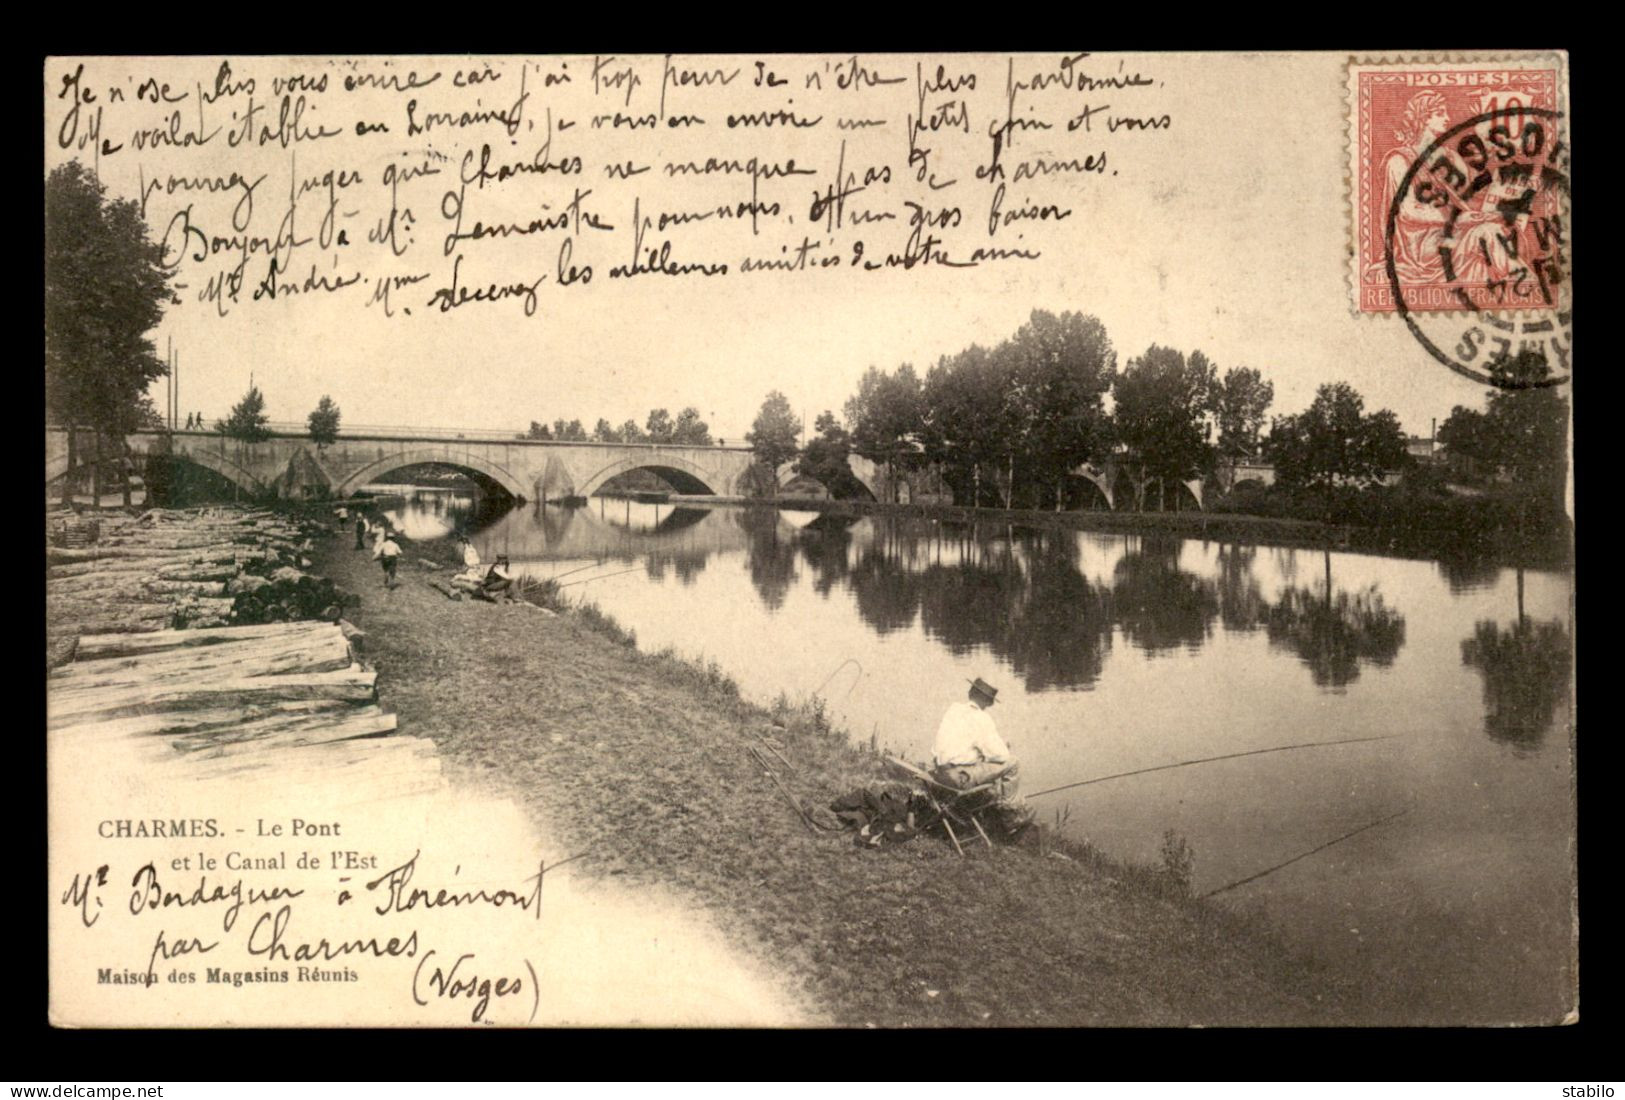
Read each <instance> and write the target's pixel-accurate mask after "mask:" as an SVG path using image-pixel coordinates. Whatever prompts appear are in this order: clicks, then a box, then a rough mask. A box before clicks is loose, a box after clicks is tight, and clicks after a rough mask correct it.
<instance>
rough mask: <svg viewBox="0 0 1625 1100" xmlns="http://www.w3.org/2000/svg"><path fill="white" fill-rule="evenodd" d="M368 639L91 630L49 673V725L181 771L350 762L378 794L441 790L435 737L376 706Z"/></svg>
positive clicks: (330, 627) (297, 628)
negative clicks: (419, 734) (400, 728)
mask: <svg viewBox="0 0 1625 1100" xmlns="http://www.w3.org/2000/svg"><path fill="white" fill-rule="evenodd" d="M362 638H363V635H362V634H361V632H360V631H358V630H356V629H355V628H354V627H352V626H350V625H349V624H348V623H344V622H340V623H324V622H300V623H275V624H268V625H261V626H240V627H211V628H200V629H194V630H161V631H154V632H148V633H133V632H125V633H116V634H99V635H87V636H84V637H81V638H80V639H79V644H78V646H77V649H76V654H75V660H73V661H72V662H70V663H68V664H65V665H63V666H62V667H60V668H57V669H54V670H53V671H52V672H51V673H50V677H49V681H48V684H47V722H48V728H49V730H50V736H51V737H52V738H53V739H54V740H55V741H56V742H57V743H58V744H67V743H70V742H71V743H74V744H77V745H81V746H88V747H90V748H94V747H95V746H96V745H97V744H100V743H102V742H103V741H104V740H105V741H112V740H129V741H132V742H134V743H136V744H138V745H139V746H140V747H141V748H143V749H145V750H147V752H146V753H145V755H148V756H151V757H153V758H162V759H164V760H165V761H166V762H168V763H170V764H171V765H173V766H174V768H175V769H176V772H177V774H176V777H177V778H211V777H222V776H227V775H237V774H239V773H251V772H255V771H259V770H262V769H270V768H275V769H278V774H287V775H293V774H296V773H297V772H298V771H299V770H300V769H305V768H319V769H321V770H322V771H323V773H324V774H329V775H331V774H336V773H335V772H334V769H338V770H339V771H340V772H342V773H343V774H345V775H349V774H350V773H351V770H352V769H353V770H354V777H355V778H356V779H357V780H359V781H362V782H363V783H364V785H365V787H366V789H367V790H368V791H370V792H374V793H387V794H389V795H396V794H400V793H416V792H420V791H430V790H434V789H437V788H438V787H439V785H440V782H441V780H440V763H439V758H438V757H437V756H436V754H435V750H434V745H433V743H432V742H430V741H427V740H425V739H422V738H415V737H403V736H398V735H397V736H392V737H386V736H384V735H386V734H392V733H394V731H395V728H396V726H395V715H393V714H390V713H387V712H385V711H384V710H383V709H382V708H380V707H379V706H378V694H377V684H376V676H377V674H376V673H374V672H373V671H371V670H370V669H368V668H366V667H365V666H364V665H363V664H362V663H361V661H360V654H359V649H360V645H361V641H362ZM290 768H292V769H294V771H287V769H290Z"/></svg>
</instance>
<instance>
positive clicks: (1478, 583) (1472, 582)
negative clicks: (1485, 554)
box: [1437, 557, 1501, 596]
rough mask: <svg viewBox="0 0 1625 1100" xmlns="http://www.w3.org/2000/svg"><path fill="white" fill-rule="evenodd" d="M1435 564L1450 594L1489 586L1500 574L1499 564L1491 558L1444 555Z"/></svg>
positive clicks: (1459, 593)
mask: <svg viewBox="0 0 1625 1100" xmlns="http://www.w3.org/2000/svg"><path fill="white" fill-rule="evenodd" d="M1437 564H1438V568H1439V572H1440V573H1441V574H1443V575H1444V579H1445V583H1446V584H1448V585H1449V586H1450V594H1451V595H1452V596H1459V595H1461V594H1462V593H1463V592H1473V591H1477V590H1478V589H1482V588H1489V587H1490V586H1491V585H1493V584H1494V583H1495V582H1496V581H1497V580H1498V579H1499V578H1500V576H1501V567H1500V565H1498V564H1497V563H1496V562H1495V561H1494V559H1491V558H1471V557H1446V558H1440V559H1439V561H1438V563H1437Z"/></svg>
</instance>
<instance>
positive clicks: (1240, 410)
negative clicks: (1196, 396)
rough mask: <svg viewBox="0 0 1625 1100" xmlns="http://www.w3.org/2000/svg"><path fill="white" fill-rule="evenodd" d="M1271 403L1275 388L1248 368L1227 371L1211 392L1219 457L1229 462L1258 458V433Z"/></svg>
mask: <svg viewBox="0 0 1625 1100" xmlns="http://www.w3.org/2000/svg"><path fill="white" fill-rule="evenodd" d="M1274 400H1275V386H1274V384H1273V383H1271V382H1268V381H1266V380H1265V379H1264V376H1263V374H1261V373H1260V372H1259V371H1257V370H1255V369H1254V368H1252V367H1231V368H1230V369H1229V370H1227V371H1225V372H1224V379H1223V381H1221V382H1220V383H1219V384H1218V386H1217V387H1215V389H1214V393H1213V416H1214V419H1215V420H1217V421H1218V425H1219V454H1220V455H1222V456H1223V457H1224V458H1225V459H1226V460H1227V461H1229V462H1240V461H1243V460H1244V459H1249V458H1254V457H1256V456H1257V455H1258V433H1259V432H1260V431H1262V430H1263V428H1264V414H1265V413H1266V412H1268V411H1269V407H1270V402H1272V401H1274Z"/></svg>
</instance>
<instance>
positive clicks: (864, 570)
mask: <svg viewBox="0 0 1625 1100" xmlns="http://www.w3.org/2000/svg"><path fill="white" fill-rule="evenodd" d="M924 583H926V582H925V579H924V578H923V577H922V576H921V575H920V574H918V573H915V572H913V571H912V570H910V569H909V568H907V566H906V565H905V564H904V563H903V562H902V561H901V560H899V559H898V558H896V557H894V556H893V555H891V554H888V553H887V552H886V549H885V547H884V546H874V545H871V546H868V547H865V548H864V550H863V552H862V553H860V554H859V555H858V561H857V564H856V565H854V566H853V567H852V571H851V572H850V573H849V574H848V576H847V584H848V586H849V587H850V588H851V590H852V596H853V599H854V600H856V602H857V605H858V614H859V615H861V616H862V617H863V621H864V622H866V623H868V624H869V626H870V627H871V628H873V630H874V631H875V633H876V634H889V633H891V632H892V631H894V630H902V629H904V628H905V627H908V626H910V625H912V624H913V622H914V616H915V614H916V613H917V612H918V611H919V607H920V594H921V591H922V585H923V584H924Z"/></svg>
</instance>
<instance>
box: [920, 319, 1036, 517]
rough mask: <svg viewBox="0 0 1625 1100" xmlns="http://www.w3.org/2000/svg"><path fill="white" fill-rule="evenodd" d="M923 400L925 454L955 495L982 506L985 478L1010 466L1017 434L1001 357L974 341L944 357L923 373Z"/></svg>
mask: <svg viewBox="0 0 1625 1100" xmlns="http://www.w3.org/2000/svg"><path fill="white" fill-rule="evenodd" d="M921 401H922V404H923V406H924V410H923V415H922V417H921V422H922V423H921V430H920V442H921V445H922V446H923V447H924V449H925V454H926V457H927V458H928V459H929V460H930V461H932V462H937V463H940V464H941V465H942V467H943V470H944V476H945V477H946V478H947V479H948V482H949V484H950V485H952V486H953V487H954V490H955V493H956V494H957V499H960V500H967V499H968V500H970V501H971V502H972V504H973V505H980V504H981V503H982V487H983V484H984V481H985V482H986V483H988V484H991V483H992V482H993V480H994V479H993V477H992V476H991V475H992V473H993V471H995V470H996V469H999V468H1006V469H1008V468H1009V465H1010V463H1009V460H1010V458H1011V456H1012V454H1013V448H1014V445H1015V441H1016V439H1017V437H1018V435H1019V428H1018V425H1017V423H1016V417H1017V411H1018V410H1017V409H1016V405H1015V402H1014V400H1013V399H1012V395H1011V387H1010V385H1009V378H1008V374H1007V372H1006V371H1005V370H1004V369H1003V361H1002V360H1001V359H999V358H998V357H996V356H995V355H994V354H993V353H991V352H989V351H988V350H987V349H986V348H983V347H980V346H978V345H975V344H972V345H971V346H970V347H968V348H966V349H965V350H964V351H962V352H960V353H959V354H957V355H955V356H953V357H952V358H949V357H946V356H945V357H943V358H942V359H940V360H938V362H937V365H936V366H934V367H932V368H931V370H930V372H929V373H928V374H927V375H926V379H925V384H924V387H923V392H922V395H921ZM1007 499H1008V498H1007Z"/></svg>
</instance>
